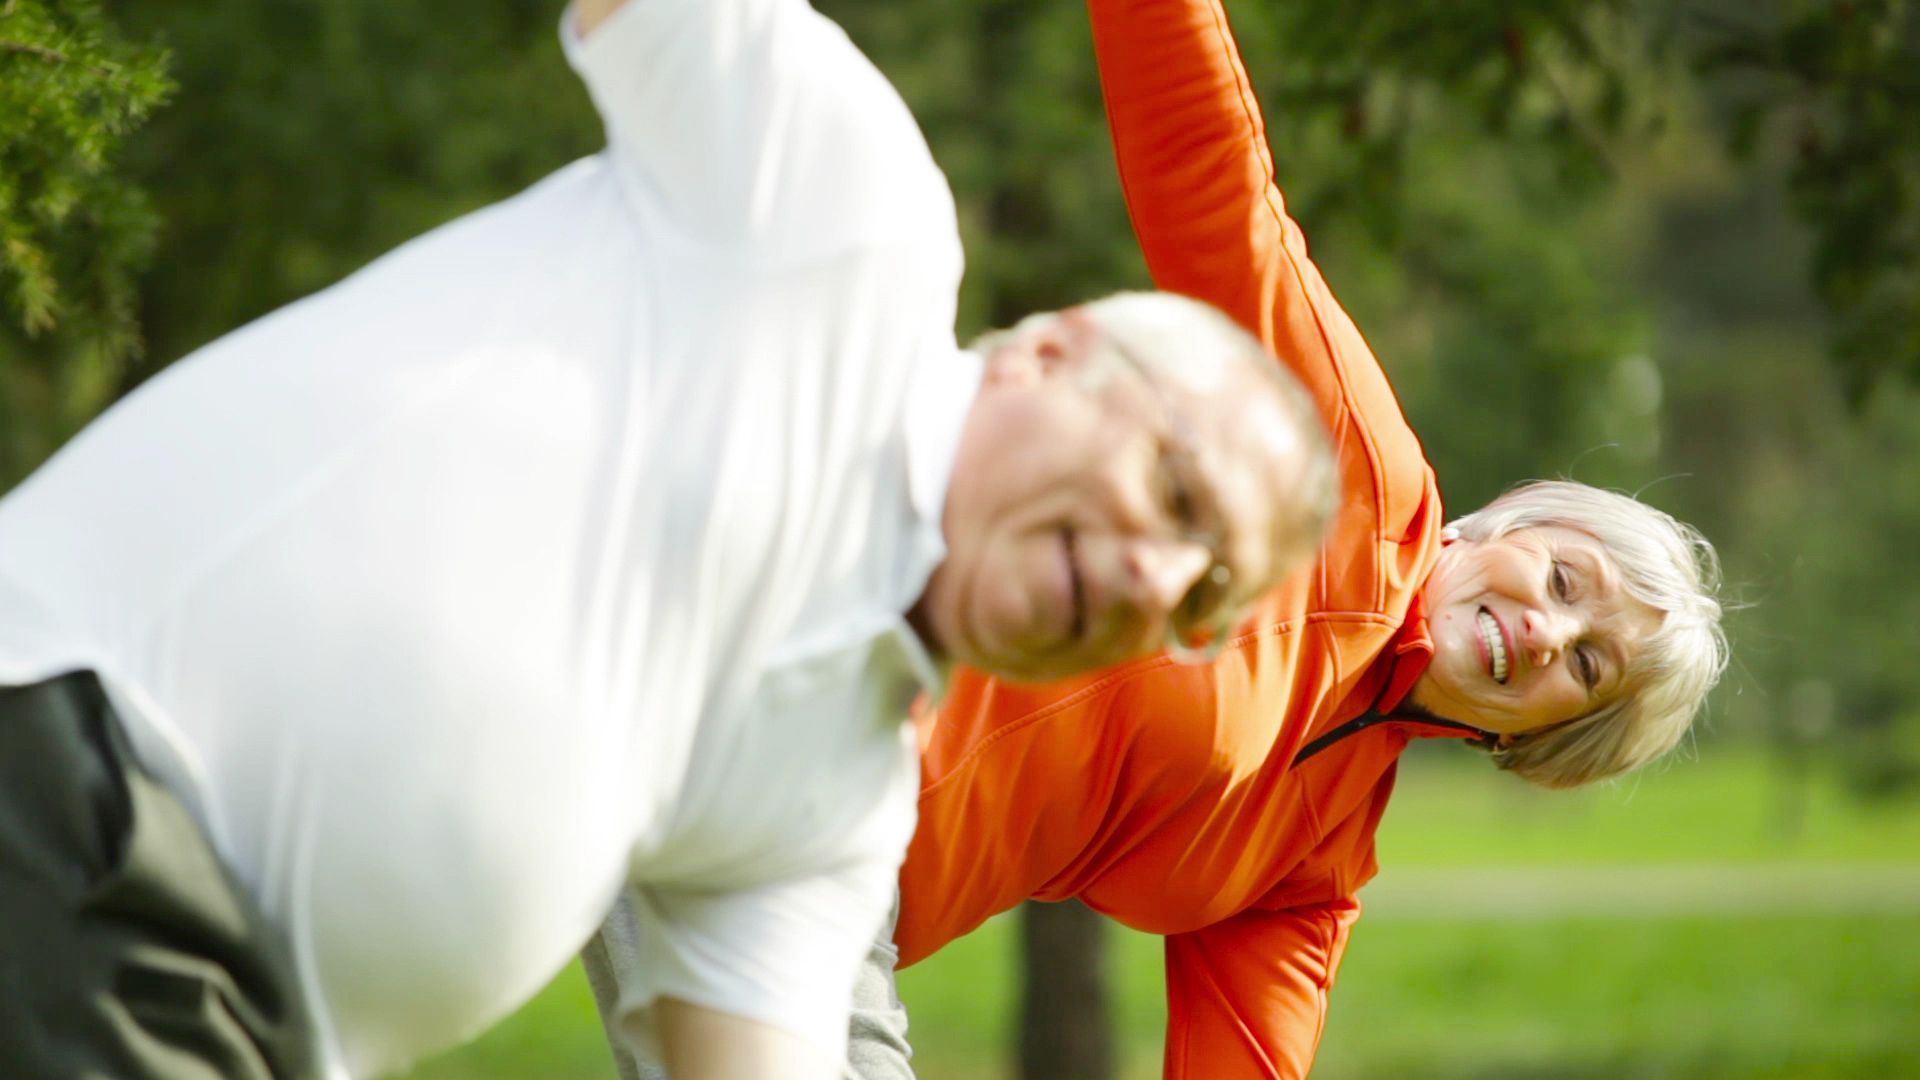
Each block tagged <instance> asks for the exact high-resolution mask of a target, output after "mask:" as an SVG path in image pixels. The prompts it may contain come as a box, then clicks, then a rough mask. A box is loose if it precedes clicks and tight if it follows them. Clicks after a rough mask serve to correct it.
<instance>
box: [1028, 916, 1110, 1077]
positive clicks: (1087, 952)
mask: <svg viewBox="0 0 1920 1080" xmlns="http://www.w3.org/2000/svg"><path fill="white" fill-rule="evenodd" d="M1020 928H1021V934H1020V937H1021V953H1022V955H1021V960H1020V975H1021V979H1020V1061H1019V1068H1018V1071H1017V1075H1018V1076H1019V1077H1020V1080H1111V1078H1112V1076H1113V1029H1112V1024H1111V1022H1110V1020H1109V1018H1108V1015H1107V924H1106V920H1105V919H1102V918H1101V917H1100V916H1099V915H1097V914H1095V913H1094V912H1093V911H1092V910H1090V909H1089V908H1087V907H1086V906H1085V905H1083V904H1081V903H1080V902H1079V901H1078V900H1073V901H1068V902H1067V903H1063V904H1039V903H1032V902H1029V903H1027V904H1024V905H1022V906H1021V908H1020Z"/></svg>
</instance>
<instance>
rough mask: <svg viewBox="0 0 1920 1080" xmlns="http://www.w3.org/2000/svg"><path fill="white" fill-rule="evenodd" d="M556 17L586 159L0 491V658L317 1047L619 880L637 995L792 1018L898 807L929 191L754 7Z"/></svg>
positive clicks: (864, 68) (343, 1058)
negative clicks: (46, 681) (602, 137)
mask: <svg viewBox="0 0 1920 1080" xmlns="http://www.w3.org/2000/svg"><path fill="white" fill-rule="evenodd" d="M568 25H571V21H570V19H569V22H568ZM568 49H569V54H570V55H571V57H572V59H573V62H574V64H575V66H576V67H577V68H578V69H579V70H580V72H581V74H582V75H583V76H584V78H585V79H586V81H587V84H588V86H589V88H590V89H591V91H592V93H593V97H594V100H595V102H596V103H597V104H598V106H599V108H600V109H601V112H602V114H603V116H604V117H605V119H606V124H607V129H608V136H609V148H608V150H607V151H606V152H604V153H602V154H600V155H599V156H597V157H594V158H591V159H589V160H586V161H583V162H580V163H577V164H575V165H573V166H571V167H569V168H566V169H563V170H562V171H561V172H559V173H558V174H556V175H555V176H553V177H551V178H549V179H548V180H546V181H544V182H542V183H541V184H539V185H537V186H535V187H534V188H532V189H531V190H529V191H527V192H525V193H524V194H522V195H520V196H518V197H516V198H514V199H511V200H508V201H507V202H504V203H502V204H500V205H498V206H495V207H492V208H490V209H487V210H484V211H481V212H479V213H476V214H473V215H471V216H469V217H467V218H464V219H462V220H460V221H457V222H455V223H453V224H451V225H448V226H446V227H444V228H442V229H439V230H437V231H435V232H434V233H432V234H430V235H428V236H426V237H424V238H422V239H420V240H417V241H415V242H413V243H411V244H408V245H406V246H404V247H402V248H401V249H399V250H398V251H396V252H394V253H392V254H390V255H388V256H387V257H385V258H383V259H381V260H379V261H378V262H376V263H374V264H373V265H372V266H370V267H368V268H367V269H365V270H363V271H361V272H360V273H358V274H356V275H355V276H353V277H352V278H350V279H348V280H347V281H345V282H343V283H341V284H340V285H338V286H336V287H334V288H332V289H329V290H327V291H326V292H323V293H321V294H319V295H317V296H315V297H312V298H310V299H308V300H306V301H303V302H301V303H298V304H295V305H292V306H290V307H288V308H286V309H284V310H282V311H280V312H277V313H275V314H273V315H271V316H269V317H267V318H265V319H262V320H260V321H259V322H257V323H254V324H253V325H251V326H248V327H245V328H243V329H241V330H239V331H237V332H235V333H233V334H231V335H229V336H228V337H226V338H224V339H222V340H220V341H218V342H215V343H214V344H212V345H210V346H208V347H206V348H205V349H203V350H201V351H200V352H198V353H196V354H195V355H194V356H192V357H190V358H188V359H186V360H184V361H182V362H180V363H179V364H176V365H174V366H173V367H172V368H170V369H169V370H167V371H166V372H165V373H163V374H162V375H160V376H159V377H157V378H155V379H154V380H153V381H152V382H150V383H149V384H148V385H146V386H144V387H142V388H141V389H140V390H139V391H138V392H136V393H135V394H133V395H131V396H130V397H129V399H128V400H127V401H125V402H123V403H122V404H120V405H119V406H117V407H115V408H114V409H113V410H111V411H110V412H109V413H108V414H107V415H106V416H105V417H103V418H102V419H101V420H100V421H98V422H97V423H95V424H94V425H93V426H92V427H90V428H89V429H88V430H87V431H86V432H84V433H83V434H82V435H81V436H80V437H79V438H77V439H76V440H75V441H74V442H73V443H72V444H71V445H70V446H68V447H67V448H66V449H65V450H63V451H62V452H61V453H60V454H59V455H58V456H57V457H56V458H55V459H54V460H53V461H52V462H50V463H49V464H48V465H47V466H46V467H45V468H43V469H42V470H41V471H40V472H39V473H37V474H36V475H34V476H33V477H32V478H30V479H29V480H28V481H27V482H26V483H25V484H23V485H22V486H21V487H20V488H19V489H18V490H17V491H15V492H14V493H12V494H11V495H9V496H8V497H7V498H6V499H5V500H4V501H0V600H4V601H5V602H4V603H0V679H5V680H7V681H9V682H14V683H19V682H24V681H28V680H31V679H36V678H40V677H45V676H47V675H51V674H54V673H56V672H58V671H60V670H65V669H70V668H72V667H76V666H90V667H93V668H95V669H97V670H98V671H100V673H101V674H102V676H103V677H104V679H105V680H106V682H107V684H108V686H109V690H110V692H111V693H112V694H113V696H114V698H115V699H116V701H117V702H118V703H119V704H120V706H121V707H122V710H123V712H124V714H125V715H126V718H127V721H128V726H129V728H130V729H131V730H130V734H131V736H132V738H133V740H134V743H135V745H136V746H137V747H138V748H139V751H140V753H141V756H142V758H143V760H145V761H146V762H147V763H148V764H149V766H150V767H151V768H152V769H154V771H155V772H156V773H157V774H159V775H160V776H161V777H162V778H163V779H165V780H167V781H168V782H169V783H170V784H171V785H172V786H174V787H175V788H176V789H177V790H179V791H180V793H181V794H182V796H183V798H185V799H186V800H187V802H188V804H189V805H190V806H191V807H192V808H193V809H194V811H195V812H196V813H197V814H198V815H199V816H200V818H201V820H202V822H203V823H204V824H205V826H206V828H207V830H208V832H209V834H210V836H211V837H212V839H213V841H214V843H215V845H216V847H217V848H218V850H219V851H220V852H221V854H222V855H223V856H224V857H225V858H226V860H227V861H228V862H229V863H230V864H231V866H232V868H233V870H234V871H235V873H236V875H237V876H238V878H239V879H240V881H241V882H242V883H243V884H244V886H245V887H247V888H248V889H249V890H251V892H252V893H253V895H255V896H256V897H257V898H258V900H259V901H260V903H261V905H262V906H263V908H264V910H265V911H266V913H267V915H268V917H269V919H270V920H271V921H272V922H273V923H274V924H275V925H276V926H277V927H279V928H280V929H282V930H283V931H284V932H285V933H286V935H287V937H288V940H289V941H290V942H291V944H292V947H293V950H294V953H295V957H296V960H297V962H298V965H299V971H300V975H301V978H302V980H303V982H304V984H305V985H304V988H305V990H306V993H307V995H308V998H309V1001H310V1003H311V1004H312V1006H313V1007H314V1009H315V1011H316V1013H317V1020H318V1022H319V1023H320V1024H321V1026H322V1037H323V1041H324V1042H325V1043H326V1045H327V1048H328V1051H329V1054H330V1062H329V1068H330V1069H331V1070H332V1071H333V1072H335V1073H336V1074H341V1073H345V1074H352V1075H366V1074H371V1073H377V1072H381V1071H385V1070H389V1069H393V1068H396V1067H399V1066H402V1065H404V1064H405V1063H407V1062H409V1061H411V1060H413V1059H416V1058H418V1057H420V1056H422V1055H424V1054H427V1053H430V1052H432V1051H435V1050H438V1049H440V1048H443V1047H445V1046H448V1045H450V1044H452V1043H454V1042H457V1041H459V1040H461V1039H464V1038H466V1037H468V1036H471V1035H473V1034H474V1033H476V1032H477V1031H479V1030H480V1029H482V1028H483V1027H485V1026H486V1025H487V1024H489V1023H490V1022H492V1021H493V1020H495V1019H498V1018H499V1017H501V1016H502V1015H504V1014H505V1013H507V1012H508V1011H510V1010H511V1009H512V1008H514V1007H515V1006H516V1005H517V1004H519V1003H520V1002H521V1001H523V1000H524V999H525V998H526V997H528V996H529V995H530V994H532V993H533V992H534V991H535V990H537V989H538V988H539V987H540V986H541V985H542V984H543V983H544V982H545V981H546V980H548V979H549V978H551V977H552V976H553V974H554V973H555V972H556V971H558V970H559V969H560V968H561V967H562V966H563V965H564V964H565V963H566V962H567V960H568V959H569V958H570V957H571V956H572V955H573V954H574V951H575V950H576V949H577V948H578V947H579V946H580V945H581V944H582V943H583V942H584V941H585V939H586V938H587V936H588V935H589V933H590V932H591V931H592V930H593V929H594V927H595V925H596V924H597V923H598V921H599V919H600V917H601V916H602V914H603V913H604V912H605V910H606V908H607V905H608V904H609V902H610V901H611V899H612V898H613V896H614V894H615V892H616V890H617V888H618V886H619V885H620V883H621V882H622V880H623V879H626V878H628V877H629V876H630V877H631V878H632V880H634V881H636V882H638V883H639V884H640V885H641V886H642V890H641V895H642V896H643V898H644V899H646V901H647V904H648V907H649V915H650V918H651V922H650V924H649V927H648V933H649V934H650V935H652V938H651V940H650V942H649V943H648V946H647V948H648V951H647V952H646V955H647V956H649V957H651V958H657V961H658V962H657V964H652V965H649V971H650V972H653V973H654V974H653V976H652V983H651V985H650V986H648V987H646V988H645V991H644V992H646V993H653V994H671V995H673V996H676V997H680V998H684V999H686V1000H690V1001H693V1002H696V1003H700V1004H706V1005H709V1006H712V1007H716V1008H720V1009H724V1010H727V1011H730V1012H734V1013H738V1014H742V1015H746V1016H749V1017H753V1018H756V1019H760V1020H763V1021H765V1022H768V1023H771V1024H774V1025H776V1026H779V1027H782V1028H785V1029H787V1030H790V1031H793V1032H795V1033H796V1034H799V1035H801V1036H802V1037H804V1038H807V1039H810V1040H812V1041H814V1042H816V1043H817V1044H819V1045H821V1046H822V1047H824V1048H825V1049H827V1051H828V1052H829V1053H834V1054H838V1053H839V1052H840V1046H841V1043H842V1040H843V1039H844V1037H845V1034H844V1025H845V1010H846V1003H847V1001H848V999H849V991H850V987H851V984H852V980H853V976H854V972H855V970H856V968H857V965H858V962H859V959H860V956H861V955H862V954H863V952H864V950H865V947H866V943H867V940H868V938H869V937H870V936H871V934H872V933H873V931H874V929H875V928H876V927H877V926H878V924H879V922H880V920H881V919H882V917H883V915H884V913H885V908H886V905H887V903H888V901H889V898H890V894H891V888H892V880H893V874H894V871H895V869H896V868H897V866H898V863H899V860H900V858H901V856H902V854H903V853H904V850H905V845H906V841H907V838H908V835H909V834H910V832H911V829H912V821H913V803H914V795H915V783H914V772H913V756H912V745H911V740H910V737H909V734H908V732H907V731H906V730H905V728H904V727H903V725H902V722H901V719H902V716H903V715H904V705H905V703H906V700H907V698H908V697H909V696H910V695H911V693H912V691H913V689H914V688H915V686H916V685H919V684H924V683H926V682H928V681H929V680H931V679H932V678H934V673H933V669H932V667H931V665H930V664H929V662H928V659H927V657H926V654H925V652H924V651H923V650H922V648H921V647H920V645H919V643H918V642H917V641H916V640H915V639H914V637H913V635H912V633H911V632H910V631H909V630H908V629H907V627H906V626H905V624H904V622H903V621H902V613H903V612H904V611H905V610H906V609H907V608H908V607H909V605H910V604H911V603H912V602H913V600H914V599H915V597H916V596H917V595H918V594H919V592H920V591H921V589H922V587H923V586H924V583H925V580H926V577H927V575H928V574H929V573H930V571H931V569H932V567H933V566H934V565H935V564H936V563H937V562H938V560H939V559H940V557H941V556H942V554H943V549H942V546H941V543H940V533H939V513H940V507H941V505H942V502H943V500H944V497H945V485H946V479H947V474H948V471H949V470H950V468H951V464H952V457H953V451H954V446H955V444H956V443H957V441H958V433H959V429H960V426H961V424H962V422H963V420H964V415H965V412H966V409H967V407H968V405H969V403H970V402H971V400H972V398H973V395H974V392H975V390H976V388H977V383H978V379H979V368H978V364H977V362H976V361H974V360H973V359H972V358H970V357H967V356H966V355H965V354H962V353H960V352H959V351H958V350H956V348H955V345H954V342H953V337H952V326H953V305H954V299H955V293H956V289H957V288H958V284H959V276H960V269H961V259H960V250H959V241H958V236H957V230H956V226H955V220H954V213H953V206H952V201H951V197H950V195H949V193H948V191H947V189H946V185H945V182H944V180H943V179H942V177H941V176H940V174H939V172H938V170H937V169H936V168H935V166H934V164H933V162H932V159H931V157H930V155H929V154H928V152H927V149H926V146H925V143H924V142H923V140H922V139H921V137H920V134H919V132H918V130H917V128H916V127H915V125H914V123H913V121H912V119H911V118H910V116H909V115H908V113H907V111H906V108H905V107H904V105H903V104H902V103H901V101H900V100H899V98H898V97H897V95H895V94H894V93H893V91H892V89H891V88H890V87H889V86H888V85H887V83H886V82H885V80H884V79H883V78H882V77H881V76H880V75H879V74H878V73H877V72H876V71H875V70H874V69H873V68H872V67H871V65H869V64H868V63H867V62H866V61H865V60H864V59H863V58H862V57H861V56H860V55H859V54H858V52H857V51H856V50H855V49H854V48H853V47H852V46H851V45H850V44H849V43H848V42H847V41H846V39H845V37H844V36H843V35H842V34H841V33H840V31H839V30H838V29H837V28H836V27H834V26H833V25H832V24H830V23H829V22H827V21H826V20H824V19H823V18H821V17H820V16H818V15H817V14H815V13H814V12H813V11H812V10H811V9H810V8H808V7H807V6H805V4H804V3H802V2H801V0H632V2H630V3H628V4H627V5H626V6H625V7H624V8H622V9H620V10H619V11H618V12H617V13H616V14H615V15H614V16H613V17H612V18H611V19H610V20H608V21H607V22H606V23H605V24H603V25H602V26H601V27H600V28H599V29H598V30H596V31H595V33H594V34H593V35H592V36H591V38H590V39H588V40H587V41H586V42H584V43H581V42H576V41H572V40H569V42H568Z"/></svg>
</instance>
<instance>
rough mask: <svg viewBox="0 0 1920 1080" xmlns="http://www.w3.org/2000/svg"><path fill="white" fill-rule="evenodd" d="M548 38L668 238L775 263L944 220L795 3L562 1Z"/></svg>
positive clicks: (909, 135) (819, 21)
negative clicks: (557, 37) (746, 252)
mask: <svg viewBox="0 0 1920 1080" xmlns="http://www.w3.org/2000/svg"><path fill="white" fill-rule="evenodd" d="M562 35H563V39H564V40H565V42H566V45H567V53H568V57H569V59H570V60H571V61H572V63H573V65H574V67H575V68H576V69H577V70H578V71H579V72H580V75H581V77H582V78H583V79H584V80H585V81H586V84H587V89H588V91H589V92H590V93H591V94H592V96H593V101H594V104H595V106H596V107H597V108H598V109H599V111H600V115H601V118H602V120H603V121H604V122H605V124H606V129H607V141H608V144H609V147H610V149H611V152H612V155H613V157H614V158H615V159H616V160H618V161H619V162H620V164H621V166H622V171H623V174H624V176H625V178H626V179H627V180H629V181H630V182H631V186H632V187H633V188H634V190H635V193H636V202H637V203H638V204H639V205H640V206H641V208H642V210H641V212H642V213H643V214H651V215H654V216H655V217H656V218H657V220H658V221H659V222H660V223H662V224H663V225H664V226H665V227H666V228H667V229H669V230H670V231H671V232H674V233H678V234H683V235H686V236H687V237H689V238H691V239H693V240H695V241H703V242H713V241H718V242H723V243H734V244H751V245H752V252H753V254H754V256H755V257H757V258H763V259H782V258H793V257H810V256H818V255H823V254H826V255H830V254H832V253H834V252H835V251H837V250H838V249H840V248H844V247H846V246H848V245H850V244H856V243H861V242H863V241H868V240H874V239H885V238H887V237H888V236H889V235H890V232H891V231H897V229H895V226H896V225H897V223H898V222H900V221H901V220H903V219H910V218H913V217H925V216H932V217H935V218H937V217H938V216H939V215H941V214H942V213H944V214H945V216H946V217H948V218H951V216H952V209H951V199H950V197H949V196H948V195H947V193H946V185H945V181H944V179H943V178H942V177H941V176H940V173H939V170H938V169H937V168H936V167H935V166H934V164H933V159H932V155H931V154H929V153H928V151H927V149H926V143H925V140H924V139H923V138H922V137H921V135H920V131H919V128H918V127H917V126H916V125H915V124H914V121H913V117H912V116H911V115H910V114H909V113H908V112H907V108H906V105H905V104H904V103H903V102H902V101H901V100H900V97H899V95H898V94H896V93H895V92H894V90H893V87H892V86H890V85H889V84H888V83H887V81H886V79H885V78H884V77H882V76H881V74H880V73H879V72H878V71H877V70H875V69H874V67H873V65H872V64H871V63H869V62H868V61H867V59H866V57H864V56H862V55H861V54H860V51H859V50H858V49H856V48H854V46H853V44H852V43H851V42H850V41H848V40H847V38H846V35H845V34H844V33H842V32H841V31H840V28H839V27H838V26H835V25H834V24H833V23H832V22H831V21H829V20H828V19H826V18H825V17H824V16H822V15H820V14H819V13H818V12H816V11H814V10H813V8H812V7H810V6H809V5H808V4H807V3H806V0H575V4H574V6H573V8H572V10H571V12H570V13H569V15H568V17H567V18H566V19H565V20H563V26H562Z"/></svg>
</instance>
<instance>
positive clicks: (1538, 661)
mask: <svg viewBox="0 0 1920 1080" xmlns="http://www.w3.org/2000/svg"><path fill="white" fill-rule="evenodd" d="M1520 622H1521V638H1520V647H1521V648H1523V649H1525V650H1527V657H1528V659H1530V660H1532V662H1533V666H1534V667H1546V666H1547V665H1549V664H1551V663H1553V661H1554V658H1555V657H1557V656H1559V655H1560V654H1561V653H1562V652H1563V651H1565V650H1566V648H1567V646H1568V645H1569V644H1571V643H1572V642H1573V641H1574V640H1575V639H1576V638H1578V637H1579V636H1580V621H1579V620H1578V619H1576V618H1574V617H1573V616H1572V615H1569V614H1567V613H1566V612H1563V611H1542V610H1540V609H1539V608H1528V609H1527V611H1526V613H1525V614H1523V615H1522V616H1521V617H1520Z"/></svg>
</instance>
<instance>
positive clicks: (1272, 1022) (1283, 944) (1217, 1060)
mask: <svg viewBox="0 0 1920 1080" xmlns="http://www.w3.org/2000/svg"><path fill="white" fill-rule="evenodd" d="M1359 917H1360V904H1359V902H1358V901H1355V900H1351V899H1349V900H1342V901H1337V902H1333V903H1327V904H1315V905H1310V906H1306V907H1300V908H1292V909H1289V910H1286V911H1259V910H1254V911H1248V912H1245V913H1243V914H1241V915H1238V916H1236V917H1234V918H1232V919H1228V920H1227V921H1225V922H1221V923H1216V924H1214V925H1213V926H1209V927H1207V928H1206V929H1204V930H1196V931H1194V932H1192V933H1187V934H1174V935H1170V936H1169V937H1168V938H1167V941H1166V956H1167V1054H1166V1076H1167V1080H1256V1078H1257V1080H1299V1078H1301V1077H1304V1076H1306V1075H1307V1071H1308V1070H1309V1069H1310V1068H1311V1067H1312V1066H1313V1055H1314V1052H1315V1051H1316V1050H1318V1049H1319V1046H1320V1033H1321V1031H1322V1030H1323V1029H1324V1028H1325V1026H1326V1018H1327V993H1328V991H1329V990H1331V989H1332V987H1333V977H1334V973H1335V972H1336V971H1337V970H1339V967H1340V957H1341V955H1342V954H1343V953H1344V952H1345V951H1346V946H1347V936H1348V934H1349V932H1350V931H1351V930H1352V929H1353V924H1354V921H1355V920H1357V919H1358V918H1359Z"/></svg>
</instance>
